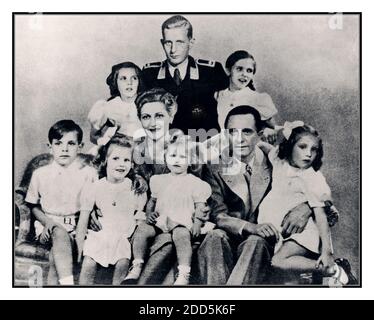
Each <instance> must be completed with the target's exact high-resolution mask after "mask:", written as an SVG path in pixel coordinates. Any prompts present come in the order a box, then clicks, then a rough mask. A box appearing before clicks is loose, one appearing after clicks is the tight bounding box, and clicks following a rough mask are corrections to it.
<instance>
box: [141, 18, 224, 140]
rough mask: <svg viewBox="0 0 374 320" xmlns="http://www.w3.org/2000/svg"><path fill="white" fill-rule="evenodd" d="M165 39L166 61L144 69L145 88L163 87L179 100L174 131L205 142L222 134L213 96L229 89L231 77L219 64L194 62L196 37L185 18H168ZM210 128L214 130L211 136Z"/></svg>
mask: <svg viewBox="0 0 374 320" xmlns="http://www.w3.org/2000/svg"><path fill="white" fill-rule="evenodd" d="M162 37H163V38H162V39H161V44H162V46H163V49H164V51H165V54H166V58H167V59H166V60H165V61H163V62H154V63H148V64H146V65H145V66H144V68H143V78H144V82H145V85H146V87H147V88H153V87H161V88H164V89H165V90H167V91H168V92H170V93H171V94H173V95H174V96H176V97H177V102H178V112H177V114H176V115H175V118H174V121H173V124H172V128H178V129H181V130H183V132H184V133H185V134H190V135H191V136H197V135H198V136H199V140H201V141H202V140H205V139H206V138H207V136H212V135H214V134H215V133H217V131H216V130H218V131H219V125H218V119H217V118H218V117H217V102H216V100H215V98H214V93H215V92H216V91H218V90H222V89H224V88H227V86H228V77H227V75H226V73H225V71H224V70H223V67H222V65H221V64H220V63H219V62H215V61H210V60H203V59H194V58H193V57H191V56H190V55H189V51H190V49H191V47H192V45H193V43H194V38H193V36H192V25H191V23H190V22H189V21H188V20H187V19H186V18H184V17H183V16H180V15H176V16H173V17H171V18H169V19H167V20H166V21H165V22H164V23H163V24H162ZM188 129H192V130H190V131H189V130H188ZM199 129H204V130H205V131H206V132H207V135H206V134H205V133H204V132H201V131H200V134H199V133H196V132H195V131H194V130H199ZM211 129H214V130H212V131H210V133H209V132H208V131H209V130H211Z"/></svg>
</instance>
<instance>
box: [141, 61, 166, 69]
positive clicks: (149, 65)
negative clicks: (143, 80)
mask: <svg viewBox="0 0 374 320" xmlns="http://www.w3.org/2000/svg"><path fill="white" fill-rule="evenodd" d="M161 66H162V62H150V63H146V64H145V65H144V69H149V68H159V67H161Z"/></svg>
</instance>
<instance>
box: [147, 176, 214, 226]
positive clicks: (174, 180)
mask: <svg viewBox="0 0 374 320" xmlns="http://www.w3.org/2000/svg"><path fill="white" fill-rule="evenodd" d="M150 189H151V192H152V197H153V198H156V199H157V202H156V211H157V212H158V213H159V214H160V216H159V217H158V219H157V223H156V226H157V227H159V228H160V229H161V230H163V231H164V232H169V231H171V230H172V229H174V228H175V227H176V226H178V225H181V226H184V227H186V228H187V229H191V227H192V225H193V215H194V212H195V203H197V202H202V203H204V202H206V201H207V200H208V198H209V197H210V195H211V193H212V189H211V187H210V185H209V184H208V183H206V182H205V181H203V180H201V179H199V178H197V177H195V176H194V175H192V174H186V175H173V174H172V173H167V174H160V175H154V176H152V177H151V180H150Z"/></svg>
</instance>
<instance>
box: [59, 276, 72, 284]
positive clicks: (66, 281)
mask: <svg viewBox="0 0 374 320" xmlns="http://www.w3.org/2000/svg"><path fill="white" fill-rule="evenodd" d="M59 282H60V284H61V285H63V286H73V285H74V278H73V276H67V277H65V278H62V279H60V280H59Z"/></svg>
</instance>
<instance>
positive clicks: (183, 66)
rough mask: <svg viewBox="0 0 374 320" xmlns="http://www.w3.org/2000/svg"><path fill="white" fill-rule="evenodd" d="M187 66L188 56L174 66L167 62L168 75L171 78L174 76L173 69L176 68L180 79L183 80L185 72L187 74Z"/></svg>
mask: <svg viewBox="0 0 374 320" xmlns="http://www.w3.org/2000/svg"><path fill="white" fill-rule="evenodd" d="M187 67H188V57H187V58H186V59H185V60H184V61H183V62H182V63H181V64H178V65H177V66H175V67H173V66H172V65H171V64H170V63H169V62H168V68H169V72H170V75H171V77H172V78H174V72H175V69H178V70H179V73H180V75H181V79H182V80H183V79H184V78H185V77H186V74H187Z"/></svg>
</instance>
